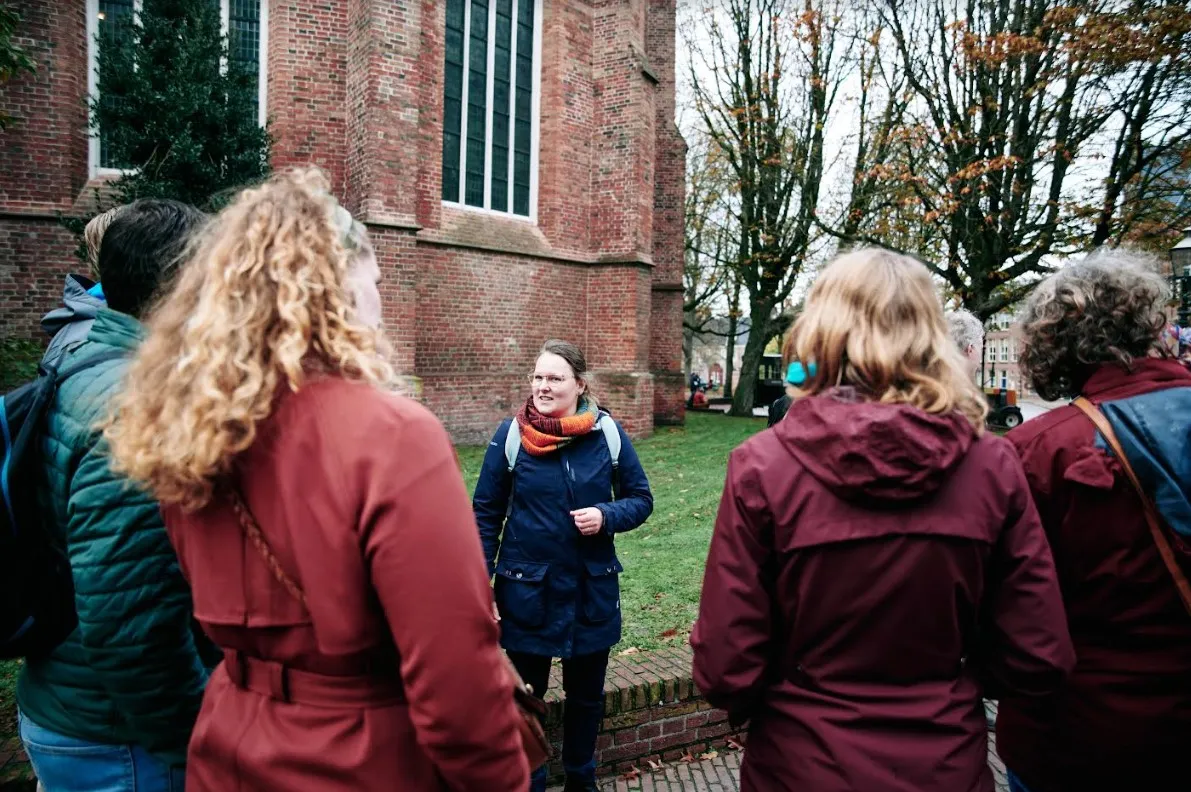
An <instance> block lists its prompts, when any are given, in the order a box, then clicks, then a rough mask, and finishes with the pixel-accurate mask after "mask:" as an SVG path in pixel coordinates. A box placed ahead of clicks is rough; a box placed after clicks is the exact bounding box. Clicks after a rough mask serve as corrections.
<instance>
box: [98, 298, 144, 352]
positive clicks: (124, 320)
mask: <svg viewBox="0 0 1191 792" xmlns="http://www.w3.org/2000/svg"><path fill="white" fill-rule="evenodd" d="M87 340H88V341H94V342H95V343H97V344H104V345H106V346H110V347H115V348H116V349H127V350H134V349H136V348H137V347H139V346H140V345H141V342H142V341H143V340H145V326H144V325H142V324H141V323H140V322H138V321H137V320H136V319H134V318H133V317H131V316H129V315H128V314H126V313H120V312H119V311H113V310H112V309H111V308H103V309H100V311H99V313H98V314H96V315H95V324H93V325H92V326H91V332H90V333H89V334H88V335H87Z"/></svg>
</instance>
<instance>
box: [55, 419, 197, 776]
mask: <svg viewBox="0 0 1191 792" xmlns="http://www.w3.org/2000/svg"><path fill="white" fill-rule="evenodd" d="M96 417H97V416H96ZM88 443H89V446H85V447H84V450H83V453H82V456H81V458H80V460H79V463H78V466H77V467H76V468H75V470H74V471H73V475H72V476H71V478H70V482H69V499H68V505H67V523H68V528H67V532H66V537H67V550H68V552H69V555H70V564H71V569H72V570H73V573H74V585H75V604H76V608H77V610H78V617H79V626H78V636H79V639H80V641H81V643H82V646H83V648H84V650H85V652H86V655H87V662H88V665H89V667H90V670H91V671H92V673H94V674H95V675H96V676H97V677H98V678H99V679H100V680H101V681H102V684H103V686H104V688H105V689H106V690H107V691H108V693H109V695H110V696H111V697H112V699H113V701H114V702H115V706H116V709H117V711H118V712H119V713H120V717H121V719H122V721H123V724H124V725H125V726H126V731H127V732H128V733H131V734H132V735H134V736H135V737H136V742H137V743H138V744H139V745H141V746H142V747H144V748H145V749H146V750H148V751H150V752H151V753H154V754H156V755H157V756H158V757H160V758H161V759H162V760H163V761H167V762H169V763H171V764H183V763H185V761H186V746H187V743H188V741H189V739H190V732H191V729H192V728H193V726H194V722H195V719H196V718H197V716H198V710H199V704H200V702H201V699H202V694H203V688H204V687H205V685H206V682H207V670H206V668H205V666H204V664H203V662H202V661H201V660H200V657H199V652H198V649H197V647H196V645H195V637H194V634H193V631H192V624H191V598H190V590H189V588H188V587H187V584H186V582H185V580H184V579H183V577H182V573H181V570H180V569H179V567H178V561H177V557H176V555H175V553H174V550H173V547H172V546H171V545H170V541H169V538H168V536H167V535H166V530H165V525H164V524H163V523H162V519H161V515H160V512H159V510H158V507H157V503H156V502H155V501H154V500H153V499H152V498H150V497H149V496H148V495H147V494H146V493H144V492H142V491H141V490H139V489H137V488H135V487H134V486H133V485H132V484H130V483H129V482H128V481H127V480H125V479H123V478H121V477H118V476H116V475H115V474H114V473H113V472H112V471H111V470H110V468H109V466H108V453H107V445H106V443H105V442H104V441H102V439H99V438H98V437H97V436H95V435H92V436H91V437H90V439H89V440H88Z"/></svg>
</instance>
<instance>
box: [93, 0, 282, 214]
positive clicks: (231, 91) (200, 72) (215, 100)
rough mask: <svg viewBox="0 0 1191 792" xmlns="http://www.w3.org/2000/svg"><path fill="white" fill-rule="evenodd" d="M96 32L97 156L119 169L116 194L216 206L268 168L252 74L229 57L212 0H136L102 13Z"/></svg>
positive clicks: (266, 143) (126, 198)
mask: <svg viewBox="0 0 1191 792" xmlns="http://www.w3.org/2000/svg"><path fill="white" fill-rule="evenodd" d="M110 22H111V23H113V24H112V25H111V26H110V27H109V29H108V32H107V34H106V35H102V36H100V38H99V97H98V98H96V99H94V100H93V101H92V103H91V115H92V123H93V125H94V126H95V127H96V128H98V129H102V130H103V135H102V138H101V140H102V145H103V149H104V153H103V158H104V161H105V163H107V164H110V165H114V166H116V167H120V168H125V169H128V171H129V172H128V173H127V174H126V175H124V176H122V177H121V178H120V179H119V180H118V181H117V182H116V189H117V193H118V195H119V198H120V199H121V201H122V202H127V201H131V200H134V199H136V198H150V197H153V198H174V199H177V200H180V201H185V202H187V203H191V204H194V205H195V206H199V207H203V208H207V209H218V208H220V207H219V204H220V203H222V202H223V201H225V200H226V199H227V198H228V196H229V195H230V194H232V193H233V192H234V189H235V188H237V187H240V186H244V185H247V184H251V183H254V182H258V181H260V180H262V179H263V178H264V177H265V176H266V175H267V174H268V170H269V142H270V141H269V136H268V133H267V132H266V131H265V130H264V129H263V128H261V126H260V124H259V122H258V117H257V109H256V104H255V100H256V97H257V86H256V75H255V74H253V73H251V72H249V70H248V69H247V68H246V67H245V66H244V64H242V63H240V62H238V61H236V60H235V59H234V58H230V57H229V52H228V42H227V39H226V37H225V36H224V35H223V34H222V32H221V30H220V13H219V2H218V0H143V3H142V6H141V10H140V12H139V13H138V14H137V15H136V18H135V21H134V20H133V19H132V18H131V17H127V18H125V19H123V20H114V19H113V20H110Z"/></svg>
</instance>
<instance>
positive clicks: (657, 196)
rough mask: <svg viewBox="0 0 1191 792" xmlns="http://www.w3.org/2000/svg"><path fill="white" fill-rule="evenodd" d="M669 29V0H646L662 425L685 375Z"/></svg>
mask: <svg viewBox="0 0 1191 792" xmlns="http://www.w3.org/2000/svg"><path fill="white" fill-rule="evenodd" d="M675 33H676V31H675V1H674V0H649V9H648V16H647V18H646V34H645V44H646V56H647V58H648V62H649V67H650V69H651V70H652V72H653V74H654V76H655V77H656V78H657V81H658V83H657V99H656V102H655V111H656V116H655V117H656V122H655V134H656V141H657V142H656V144H655V148H654V154H655V158H654V190H653V265H654V269H653V300H652V310H651V317H650V318H651V321H652V327H651V336H650V347H649V353H650V355H649V368H650V370H651V371H653V375H654V403H653V414H654V420H655V421H656V422H657V423H667V424H673V423H681V422H682V421H683V418H684V417H685V414H686V378H685V377H684V376H683V373H682V303H683V292H682V266H683V252H684V247H685V239H684V237H683V223H684V220H685V217H684V213H685V207H684V202H683V190H684V187H685V172H686V143H685V141H683V139H682V136H681V135H680V134H679V132H678V127H677V126H676V125H675V123H674V91H675V74H674V69H675V63H674V61H675V58H674V47H675Z"/></svg>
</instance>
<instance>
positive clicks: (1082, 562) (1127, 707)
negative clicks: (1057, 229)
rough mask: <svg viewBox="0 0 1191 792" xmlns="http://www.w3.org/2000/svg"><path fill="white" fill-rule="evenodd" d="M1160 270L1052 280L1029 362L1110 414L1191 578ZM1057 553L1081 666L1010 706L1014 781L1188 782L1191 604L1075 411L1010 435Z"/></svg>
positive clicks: (1182, 372) (1186, 480) (1188, 511)
mask: <svg viewBox="0 0 1191 792" xmlns="http://www.w3.org/2000/svg"><path fill="white" fill-rule="evenodd" d="M1168 293H1169V292H1168V288H1167V285H1166V279H1165V278H1163V277H1162V276H1161V275H1159V274H1158V265H1157V262H1155V261H1150V260H1147V259H1144V258H1142V257H1140V256H1139V255H1138V254H1134V253H1129V252H1126V251H1121V250H1116V251H1103V252H1098V253H1095V254H1092V255H1090V256H1088V257H1087V258H1086V259H1084V260H1082V261H1079V262H1076V263H1073V264H1069V265H1067V266H1066V267H1064V268H1063V269H1062V270H1060V271H1059V272H1058V273H1057V274H1055V275H1054V276H1052V277H1051V278H1049V279H1048V280H1047V281H1045V282H1043V283H1042V284H1041V285H1040V286H1039V287H1038V288H1037V289H1036V290H1035V292H1034V293H1033V295H1032V296H1031V297H1030V299H1029V301H1028V302H1027V303H1026V307H1025V310H1024V312H1023V315H1022V320H1021V321H1022V325H1021V327H1022V334H1023V336H1024V344H1023V348H1022V354H1021V358H1020V362H1019V365H1020V366H1021V369H1022V372H1023V374H1024V375H1025V376H1026V377H1027V378H1028V379H1029V380H1030V381H1031V382H1032V384H1033V386H1034V388H1035V389H1036V390H1037V391H1038V393H1039V394H1040V395H1041V396H1043V397H1044V398H1047V399H1060V398H1072V397H1076V396H1081V395H1082V396H1084V397H1085V398H1086V399H1087V400H1088V401H1090V402H1091V403H1092V404H1094V405H1096V406H1097V407H1098V408H1099V410H1100V411H1101V412H1102V413H1103V414H1104V416H1105V417H1106V418H1107V419H1108V422H1109V424H1110V425H1111V426H1112V427H1113V433H1114V434H1115V435H1116V436H1117V437H1118V439H1119V440H1120V442H1121V445H1122V448H1123V450H1124V452H1125V456H1126V457H1127V459H1128V460H1129V462H1130V465H1131V467H1132V468H1133V470H1134V471H1135V473H1136V474H1137V476H1138V478H1139V479H1140V480H1141V481H1142V482H1143V486H1144V487H1145V489H1146V490H1147V497H1149V498H1150V500H1151V501H1152V502H1154V503H1156V504H1157V511H1158V512H1159V514H1160V516H1161V518H1162V523H1163V525H1162V529H1163V530H1164V531H1165V534H1166V536H1167V539H1168V542H1169V543H1170V544H1171V545H1172V546H1173V548H1174V552H1175V557H1176V559H1177V562H1178V563H1179V565H1180V566H1181V569H1182V572H1183V574H1184V576H1187V575H1191V372H1189V371H1188V370H1187V368H1186V366H1185V365H1184V364H1183V363H1181V362H1179V361H1178V360H1175V359H1174V358H1173V354H1174V353H1173V350H1171V349H1170V347H1169V346H1167V345H1166V344H1165V343H1164V342H1163V339H1162V333H1163V330H1164V328H1165V326H1166V318H1165V315H1164V310H1163V309H1164V308H1165V306H1166V302H1167V296H1168ZM1008 439H1009V440H1010V441H1011V442H1012V443H1013V445H1014V446H1016V448H1017V450H1018V453H1019V454H1020V455H1021V458H1022V462H1023V464H1024V466H1025V470H1026V476H1027V478H1028V480H1029V482H1030V490H1031V491H1032V492H1033V494H1034V500H1035V502H1036V503H1037V504H1038V511H1039V513H1040V514H1041V515H1042V524H1043V526H1044V527H1045V529H1046V533H1047V536H1048V537H1049V539H1050V544H1051V547H1052V548H1053V551H1054V557H1055V565H1056V567H1057V569H1058V573H1059V583H1060V584H1061V585H1062V587H1063V600H1064V602H1065V604H1066V608H1067V614H1068V617H1069V620H1070V624H1071V638H1072V640H1073V641H1074V643H1075V654H1076V656H1077V657H1078V659H1079V660H1078V663H1077V664H1076V666H1075V670H1074V671H1073V672H1072V674H1071V676H1070V677H1069V678H1068V679H1067V681H1066V682H1065V683H1064V684H1063V686H1062V687H1061V688H1060V689H1059V690H1058V691H1056V692H1055V694H1054V695H1053V696H1050V697H1047V698H1045V699H1042V700H1038V699H1030V700H1027V699H1012V698H1007V699H1003V700H1002V701H1001V706H1000V713H999V717H998V719H997V747H998V749H999V750H1000V752H1001V758H1002V759H1004V760H1005V765H1006V767H1008V769H1009V770H1010V771H1011V773H1012V774H1013V778H1011V782H1012V784H1013V786H1014V788H1015V789H1018V790H1028V791H1029V792H1065V791H1066V790H1072V791H1073V792H1097V790H1106V791H1107V790H1113V792H1116V791H1117V790H1122V791H1123V790H1139V792H1141V791H1142V790H1144V792H1175V790H1187V789H1191V780H1188V777H1187V771H1186V754H1185V753H1184V751H1186V750H1187V748H1188V747H1189V746H1191V614H1189V613H1188V611H1187V608H1186V607H1185V606H1184V604H1183V603H1182V602H1181V601H1180V598H1179V595H1178V591H1177V589H1176V587H1175V582H1174V577H1173V576H1172V574H1171V572H1170V570H1169V569H1168V568H1167V567H1166V565H1165V564H1164V563H1163V561H1162V558H1161V556H1160V555H1159V551H1158V547H1157V545H1156V544H1155V541H1154V538H1153V535H1152V534H1151V532H1150V529H1149V526H1148V525H1147V523H1146V520H1145V516H1144V512H1143V508H1142V504H1141V501H1140V500H1139V498H1138V496H1137V495H1136V494H1135V491H1134V490H1133V488H1132V486H1131V484H1130V482H1129V480H1128V478H1127V475H1126V474H1125V472H1124V470H1123V468H1122V467H1121V465H1120V463H1119V461H1118V460H1117V459H1116V457H1115V455H1112V454H1110V453H1109V452H1108V451H1107V450H1106V448H1107V445H1106V443H1105V440H1104V438H1102V437H1101V436H1100V435H1099V433H1098V432H1097V430H1096V427H1095V426H1094V425H1093V424H1092V421H1091V420H1090V419H1089V418H1088V416H1086V415H1085V414H1084V413H1082V412H1080V410H1079V409H1078V408H1076V407H1075V406H1073V405H1065V406H1062V407H1059V408H1057V409H1054V410H1051V411H1050V412H1048V413H1047V414H1046V415H1044V416H1042V417H1040V418H1036V419H1034V420H1032V421H1027V422H1026V423H1025V424H1023V425H1022V426H1021V427H1019V428H1018V429H1016V430H1014V431H1012V432H1010V433H1009V435H1008Z"/></svg>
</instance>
